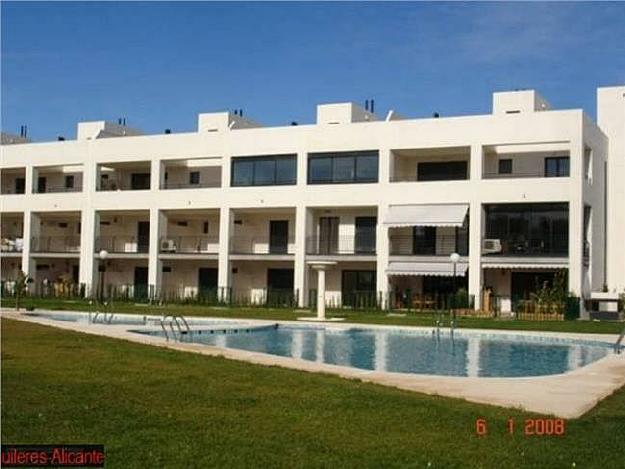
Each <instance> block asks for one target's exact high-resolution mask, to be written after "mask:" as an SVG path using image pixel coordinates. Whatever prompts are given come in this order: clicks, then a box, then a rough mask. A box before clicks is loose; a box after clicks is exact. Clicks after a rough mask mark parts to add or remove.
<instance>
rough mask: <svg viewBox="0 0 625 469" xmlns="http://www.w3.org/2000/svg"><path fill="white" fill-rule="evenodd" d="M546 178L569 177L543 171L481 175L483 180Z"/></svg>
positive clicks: (492, 172)
mask: <svg viewBox="0 0 625 469" xmlns="http://www.w3.org/2000/svg"><path fill="white" fill-rule="evenodd" d="M547 177H556V178H562V177H569V175H568V174H559V173H553V174H545V170H544V169H536V170H535V171H513V172H511V173H500V172H498V171H487V172H484V173H483V174H482V178H483V179H514V178H547Z"/></svg>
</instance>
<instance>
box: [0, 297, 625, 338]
mask: <svg viewBox="0 0 625 469" xmlns="http://www.w3.org/2000/svg"><path fill="white" fill-rule="evenodd" d="M14 304H15V303H14V302H13V301H12V300H11V299H5V300H3V302H2V306H3V307H6V308H11V307H14ZM22 306H23V307H34V308H40V309H52V310H74V311H88V310H89V308H90V305H89V304H88V303H87V302H86V301H84V300H61V299H39V298H35V299H30V298H29V299H25V300H23V301H22ZM114 311H115V312H118V313H130V314H156V315H160V314H163V313H164V312H166V313H167V314H181V315H184V316H216V317H230V318H249V319H271V320H289V321H293V320H295V319H297V318H298V317H302V316H307V315H314V313H313V312H312V311H310V310H293V309H288V308H275V309H271V308H261V307H248V308H240V307H233V308H228V307H211V306H200V305H179V304H175V305H174V304H172V305H167V306H160V307H159V306H150V305H146V304H135V303H131V302H118V303H115V304H114ZM328 315H329V316H340V317H345V318H346V320H347V321H349V322H353V323H360V324H387V325H400V326H432V325H433V324H434V317H435V316H434V313H433V312H428V313H415V312H412V313H407V314H406V316H404V317H398V316H388V315H387V313H386V312H384V311H375V310H372V311H352V310H347V309H343V310H335V311H329V313H328ZM458 327H464V328H480V329H506V330H530V331H552V332H580V333H596V334H619V333H620V332H621V330H622V329H623V323H622V322H614V321H525V320H512V319H491V318H459V319H458Z"/></svg>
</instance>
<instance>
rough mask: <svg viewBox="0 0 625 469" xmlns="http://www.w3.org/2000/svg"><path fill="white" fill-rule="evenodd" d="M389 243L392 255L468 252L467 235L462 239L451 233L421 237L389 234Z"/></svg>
mask: <svg viewBox="0 0 625 469" xmlns="http://www.w3.org/2000/svg"><path fill="white" fill-rule="evenodd" d="M389 243H390V254H391V255H392V256H448V255H450V254H452V253H454V252H457V253H458V254H460V255H461V256H467V255H468V254H469V240H468V236H467V237H466V238H464V239H462V238H457V237H456V236H452V235H444V236H437V237H436V238H435V239H422V238H415V237H413V236H412V235H391V236H390V237H389Z"/></svg>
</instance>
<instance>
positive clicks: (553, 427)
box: [475, 418, 566, 436]
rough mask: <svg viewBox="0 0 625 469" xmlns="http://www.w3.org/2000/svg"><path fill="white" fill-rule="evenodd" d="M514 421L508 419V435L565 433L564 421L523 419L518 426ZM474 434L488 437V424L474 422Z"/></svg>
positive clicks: (479, 419)
mask: <svg viewBox="0 0 625 469" xmlns="http://www.w3.org/2000/svg"><path fill="white" fill-rule="evenodd" d="M518 423H519V422H517V421H516V420H515V419H513V418H509V419H508V422H507V432H508V433H509V434H510V435H514V434H515V433H521V434H523V435H525V436H562V435H564V434H565V432H566V421H565V420H564V419H557V418H542V419H541V418H532V419H524V420H523V421H521V422H520V425H519V424H518ZM475 432H476V433H477V434H478V435H479V436H486V435H488V423H487V422H486V419H483V418H478V419H476V420H475Z"/></svg>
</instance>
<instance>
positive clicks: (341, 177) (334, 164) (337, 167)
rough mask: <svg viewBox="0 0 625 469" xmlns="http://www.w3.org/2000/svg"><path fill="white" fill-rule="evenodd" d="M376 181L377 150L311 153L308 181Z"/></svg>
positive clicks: (318, 182)
mask: <svg viewBox="0 0 625 469" xmlns="http://www.w3.org/2000/svg"><path fill="white" fill-rule="evenodd" d="M353 182H378V152H377V151H357V152H340V153H311V154H310V156H309V157H308V183H309V184H334V183H353Z"/></svg>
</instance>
